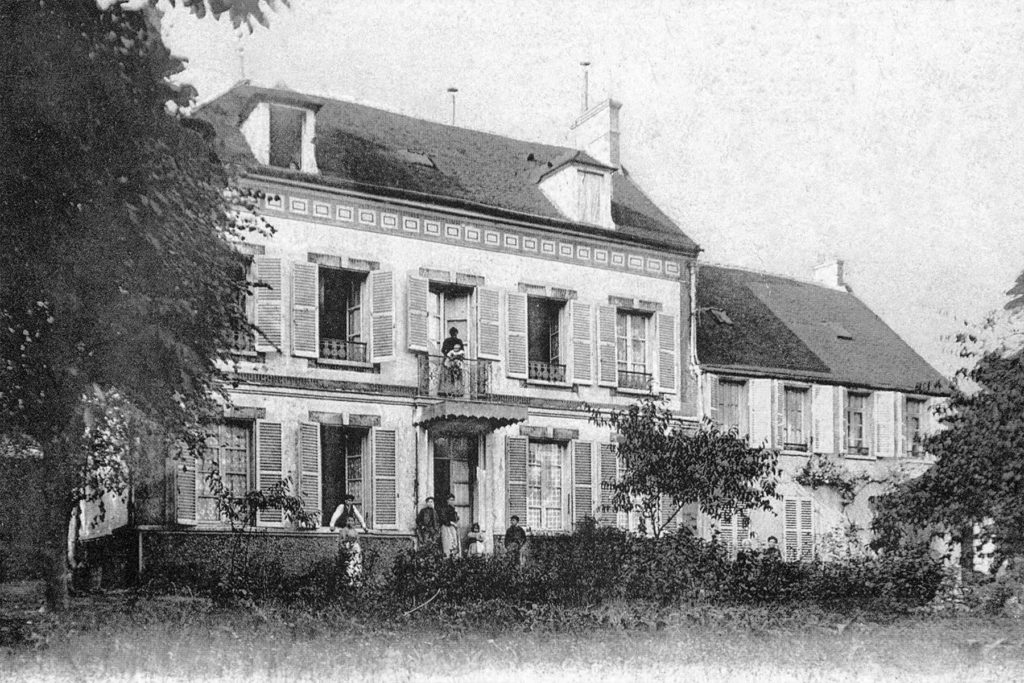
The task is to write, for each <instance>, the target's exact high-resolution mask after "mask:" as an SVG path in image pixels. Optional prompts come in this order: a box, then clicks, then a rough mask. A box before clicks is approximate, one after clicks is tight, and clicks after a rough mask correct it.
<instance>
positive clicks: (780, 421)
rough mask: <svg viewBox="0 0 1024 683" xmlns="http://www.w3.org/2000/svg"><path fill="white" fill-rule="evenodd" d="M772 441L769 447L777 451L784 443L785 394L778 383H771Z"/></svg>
mask: <svg viewBox="0 0 1024 683" xmlns="http://www.w3.org/2000/svg"><path fill="white" fill-rule="evenodd" d="M771 389H772V405H771V411H772V441H771V445H772V446H773V447H775V448H777V449H779V450H782V449H783V448H784V447H785V443H786V406H785V402H786V392H785V388H784V387H783V386H782V384H781V383H780V382H776V381H772V386H771Z"/></svg>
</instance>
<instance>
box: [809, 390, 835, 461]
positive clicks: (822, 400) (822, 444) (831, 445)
mask: <svg viewBox="0 0 1024 683" xmlns="http://www.w3.org/2000/svg"><path fill="white" fill-rule="evenodd" d="M833 391H834V389H833V388H832V387H829V386H820V385H817V384H816V385H814V387H812V388H811V419H812V420H813V422H814V452H815V453H834V452H835V417H834V415H833V413H832V411H833V401H832V393H833Z"/></svg>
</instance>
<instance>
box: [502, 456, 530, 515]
mask: <svg viewBox="0 0 1024 683" xmlns="http://www.w3.org/2000/svg"><path fill="white" fill-rule="evenodd" d="M529 451H530V440H529V439H527V438H526V437H523V436H508V437H505V487H506V494H507V496H508V520H506V522H508V521H510V520H511V519H512V515H515V516H517V517H519V520H520V521H521V522H522V524H523V526H526V484H527V481H526V480H527V461H528V459H529Z"/></svg>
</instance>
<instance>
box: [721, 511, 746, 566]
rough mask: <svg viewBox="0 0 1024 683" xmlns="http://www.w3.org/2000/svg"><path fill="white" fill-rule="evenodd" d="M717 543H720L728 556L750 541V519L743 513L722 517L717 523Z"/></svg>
mask: <svg viewBox="0 0 1024 683" xmlns="http://www.w3.org/2000/svg"><path fill="white" fill-rule="evenodd" d="M717 527H718V542H719V543H721V544H722V545H723V546H724V547H725V549H726V551H727V552H728V553H729V555H734V554H735V553H736V551H737V550H738V549H739V548H740V547H741V546H742V545H743V544H744V543H745V542H746V541H748V540H749V539H750V517H748V516H747V515H746V513H743V512H736V513H734V514H731V515H729V516H728V517H723V518H721V519H719V520H718V522H717Z"/></svg>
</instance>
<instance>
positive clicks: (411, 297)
mask: <svg viewBox="0 0 1024 683" xmlns="http://www.w3.org/2000/svg"><path fill="white" fill-rule="evenodd" d="M405 294H406V304H407V310H406V325H405V336H406V346H407V347H408V348H409V350H410V351H429V350H430V346H429V344H430V339H429V333H428V331H427V329H428V326H429V322H430V317H429V312H428V310H427V308H428V302H429V300H430V281H429V280H427V279H425V278H422V277H416V276H414V275H410V276H409V282H408V289H407V290H406V293H405Z"/></svg>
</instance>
